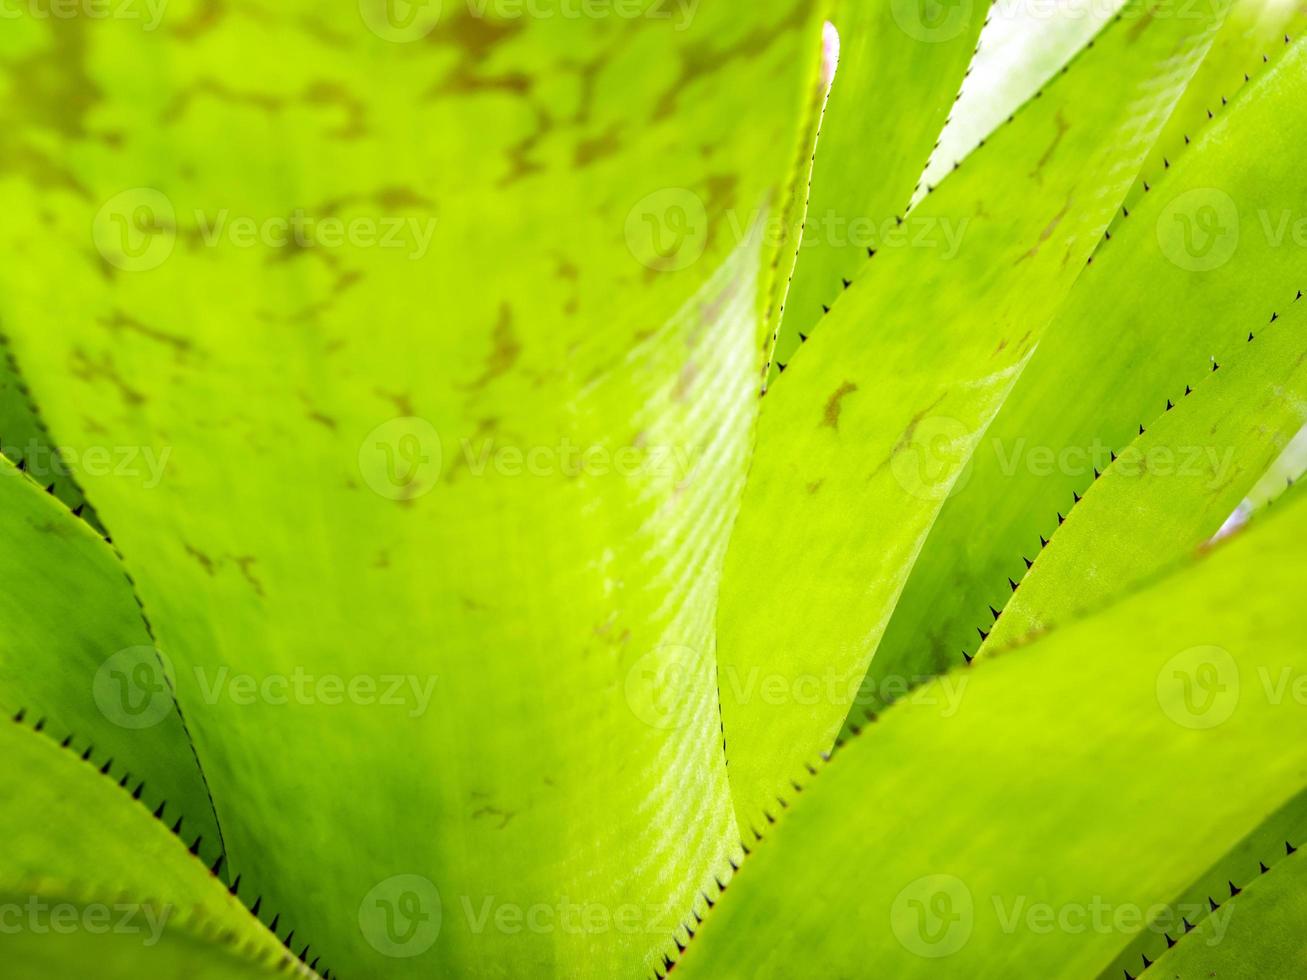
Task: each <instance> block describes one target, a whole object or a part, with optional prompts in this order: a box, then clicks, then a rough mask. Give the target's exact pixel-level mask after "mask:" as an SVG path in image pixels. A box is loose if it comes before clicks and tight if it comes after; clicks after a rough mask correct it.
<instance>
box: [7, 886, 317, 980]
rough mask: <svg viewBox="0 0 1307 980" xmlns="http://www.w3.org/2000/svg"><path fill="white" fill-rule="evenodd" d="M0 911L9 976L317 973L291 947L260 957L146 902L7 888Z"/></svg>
mask: <svg viewBox="0 0 1307 980" xmlns="http://www.w3.org/2000/svg"><path fill="white" fill-rule="evenodd" d="M0 910H3V911H4V912H5V915H6V925H7V926H8V928H6V929H5V940H4V943H5V976H6V977H9V978H10V980H50V978H51V977H95V978H96V980H139V978H140V977H150V978H152V980H259V978H265V980H266V978H272V977H286V976H313V974H310V973H309V972H308V971H307V970H306V969H305V968H304V967H302V966H300V964H299V963H298V962H297V961H295V960H294V957H292V956H291V954H290V953H288V952H286V951H285V950H283V951H282V953H281V955H280V956H276V955H274V954H270V953H265V954H264V955H263V956H262V957H261V958H259V959H253V958H251V957H249V956H248V955H247V954H246V953H244V952H242V951H241V950H240V949H238V948H232V947H231V946H230V945H229V942H230V941H229V940H225V939H224V937H222V936H214V937H204V936H202V935H195V934H192V933H191V932H189V931H186V930H184V929H180V928H177V927H176V926H175V925H172V922H173V921H174V920H173V918H172V916H171V914H170V913H169V912H168V911H167V910H161V909H154V908H152V907H150V906H147V905H144V904H134V903H131V902H124V901H121V900H114V901H95V900H93V899H87V898H83V899H79V900H70V899H67V898H65V897H62V896H59V897H52V896H48V895H31V894H23V893H16V892H5V893H0ZM281 964H284V965H281ZM287 971H289V972H287Z"/></svg>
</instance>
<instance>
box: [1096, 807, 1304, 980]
mask: <svg viewBox="0 0 1307 980" xmlns="http://www.w3.org/2000/svg"><path fill="white" fill-rule="evenodd" d="M1305 839H1307V790H1304V791H1302V792H1299V793H1298V794H1297V795H1296V796H1294V797H1293V799H1291V800H1289V801H1288V802H1287V803H1285V804H1284V806H1282V807H1280V809H1278V810H1277V811H1275V813H1273V814H1271V815H1270V816H1269V817H1267V818H1266V820H1264V821H1262V823H1261V824H1260V825H1259V826H1258V827H1257V828H1256V829H1255V830H1253V831H1252V832H1251V833H1249V834H1248V836H1246V837H1245V838H1244V839H1243V840H1241V841H1240V842H1239V843H1238V844H1237V845H1236V846H1235V847H1233V848H1232V849H1231V850H1230V851H1228V852H1227V853H1225V854H1223V855H1222V856H1221V858H1220V859H1219V860H1217V861H1216V863H1215V864H1213V865H1212V866H1211V867H1209V868H1208V869H1207V870H1206V871H1204V872H1203V873H1202V874H1201V875H1200V876H1199V877H1198V878H1197V879H1196V880H1194V881H1192V882H1190V884H1189V886H1188V887H1187V888H1185V890H1184V892H1183V893H1182V894H1180V895H1177V896H1176V897H1174V898H1172V899H1171V901H1170V902H1168V903H1167V904H1166V905H1165V906H1162V907H1160V908H1159V909H1157V910H1154V911H1155V914H1153V915H1151V917H1150V919H1149V923H1148V925H1147V926H1146V927H1145V928H1143V929H1142V930H1140V931H1139V933H1138V934H1137V935H1136V936H1135V939H1134V941H1133V942H1132V943H1130V944H1129V945H1128V946H1127V947H1126V948H1125V949H1123V950H1122V951H1121V952H1120V953H1119V954H1118V955H1117V957H1116V959H1115V960H1114V961H1113V962H1112V964H1111V965H1109V966H1107V967H1106V968H1104V969H1103V970H1102V972H1101V973H1100V974H1099V976H1100V977H1101V978H1102V980H1115V978H1116V977H1118V976H1121V975H1122V974H1124V973H1130V974H1132V975H1134V974H1138V973H1139V972H1140V968H1141V967H1142V966H1143V963H1144V960H1145V958H1147V959H1148V960H1149V961H1150V962H1155V961H1157V960H1158V959H1160V958H1161V956H1162V955H1163V954H1164V953H1165V952H1166V951H1167V950H1168V949H1169V948H1170V947H1171V945H1172V943H1174V942H1176V941H1177V940H1179V939H1180V937H1181V936H1184V935H1187V934H1189V933H1190V932H1191V931H1192V929H1193V927H1194V926H1196V925H1199V924H1201V923H1204V922H1205V920H1207V919H1209V918H1210V919H1211V920H1212V921H1211V922H1210V923H1208V924H1207V929H1208V930H1209V931H1210V933H1211V934H1213V935H1215V934H1217V933H1220V934H1222V935H1224V933H1225V932H1226V931H1227V930H1228V928H1229V920H1230V917H1231V916H1232V915H1235V914H1236V911H1235V910H1236V909H1237V908H1238V906H1237V905H1232V904H1231V898H1232V896H1234V895H1237V894H1239V892H1240V891H1241V890H1242V889H1243V888H1246V887H1247V886H1248V883H1249V882H1250V881H1253V880H1254V879H1256V878H1257V877H1258V876H1259V875H1262V874H1265V873H1266V869H1269V868H1278V866H1279V863H1280V862H1281V861H1282V860H1283V859H1284V858H1285V857H1287V856H1288V855H1290V854H1293V853H1294V852H1295V851H1296V849H1297V845H1295V844H1294V843H1293V842H1294V841H1299V842H1301V841H1303V840H1305ZM1237 914H1239V915H1241V914H1242V913H1237Z"/></svg>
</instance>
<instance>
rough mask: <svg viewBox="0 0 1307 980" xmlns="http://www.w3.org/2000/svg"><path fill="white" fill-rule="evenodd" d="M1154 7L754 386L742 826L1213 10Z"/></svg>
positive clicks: (839, 672)
mask: <svg viewBox="0 0 1307 980" xmlns="http://www.w3.org/2000/svg"><path fill="white" fill-rule="evenodd" d="M1151 9H1152V7H1151V6H1150V5H1149V4H1146V3H1145V4H1133V5H1132V6H1131V7H1130V8H1129V16H1128V17H1126V18H1123V19H1121V20H1119V21H1118V22H1116V23H1115V24H1114V25H1113V27H1112V28H1111V29H1110V30H1109V31H1108V32H1107V33H1105V34H1104V36H1103V37H1102V39H1101V40H1100V42H1099V43H1098V44H1096V45H1095V47H1094V48H1093V49H1092V50H1091V51H1089V52H1087V53H1086V55H1085V57H1084V58H1082V59H1080V61H1079V62H1078V63H1077V70H1076V71H1074V72H1070V73H1068V74H1066V75H1062V76H1060V77H1059V78H1058V79H1057V80H1056V81H1055V82H1054V83H1053V84H1052V85H1050V86H1049V87H1048V89H1047V90H1046V91H1045V94H1044V97H1043V98H1041V99H1038V100H1036V101H1035V102H1033V103H1031V104H1030V106H1029V107H1028V109H1027V110H1026V111H1025V112H1023V113H1022V114H1021V115H1019V116H1018V117H1017V118H1016V120H1015V121H1014V123H1013V124H1012V125H1009V126H1005V127H1004V128H1003V129H1002V130H1001V131H1000V132H999V133H997V134H995V136H994V138H993V139H991V140H990V141H989V142H988V144H987V145H986V148H985V151H984V152H982V153H978V154H976V155H975V156H974V157H973V158H972V159H970V160H969V161H968V163H967V165H966V166H964V167H963V169H962V170H961V171H959V172H958V174H956V175H955V176H954V177H953V178H951V179H950V180H948V181H946V182H945V183H944V184H943V185H942V186H941V187H940V188H939V189H938V190H937V191H936V192H935V193H934V194H932V195H931V196H930V197H929V198H928V199H927V200H926V201H924V202H923V203H922V204H921V205H920V206H919V207H918V208H917V209H916V210H915V211H914V212H913V216H914V217H913V221H914V222H916V224H915V225H914V226H913V230H914V233H919V232H921V231H922V230H927V231H932V232H933V233H934V234H937V235H939V234H944V233H945V232H954V233H956V234H957V235H958V236H960V237H959V238H958V239H957V240H955V241H954V242H953V244H952V245H951V246H949V247H943V246H945V244H946V243H945V242H944V241H943V240H942V239H941V240H936V241H934V242H921V243H919V244H922V245H923V247H916V248H914V247H905V248H901V249H890V250H888V251H887V252H885V253H884V254H883V255H882V254H879V253H878V254H877V255H876V257H875V258H873V259H872V260H871V262H870V265H869V266H868V268H867V269H866V270H865V271H864V272H863V274H862V275H861V276H859V277H858V280H857V282H856V283H855V284H854V285H853V287H852V288H851V289H849V290H848V291H847V292H846V293H845V294H844V297H843V298H842V299H841V300H840V302H839V303H837V304H836V305H835V307H834V308H833V309H832V312H831V315H830V317H829V318H828V320H827V321H826V322H825V324H824V326H823V329H822V330H821V331H820V334H819V335H815V336H814V337H813V338H812V340H811V341H810V342H809V344H807V345H805V348H804V350H803V351H802V352H801V353H800V354H799V355H798V356H797V357H796V358H795V360H794V362H793V364H792V365H791V367H790V371H789V372H787V374H786V375H785V377H784V378H783V379H782V380H781V382H780V383H778V384H777V385H776V386H775V387H774V388H773V389H772V391H771V392H770V393H769V394H768V395H767V398H766V399H765V406H766V407H765V410H764V411H763V413H762V417H761V420H760V425H759V436H758V446H759V448H758V452H757V453H756V454H755V458H754V460H753V463H752V469H751V472H750V480H749V486H748V489H747V491H746V496H745V502H744V505H743V507H742V510H741V514H740V519H739V521H738V523H737V525H736V528H735V531H734V535H733V537H732V541H731V549H730V552H729V554H728V558H727V566H726V571H725V574H724V579H723V591H722V608H721V614H720V617H719V619H720V624H721V639H720V644H719V652H718V659H719V663H720V675H721V682H720V683H721V691H722V710H723V715H724V720H725V729H726V740H727V757H728V760H729V768H730V773H731V786H732V790H733V792H734V794H735V800H736V809H737V813H738V814H739V815H740V817H741V822H742V824H744V825H745V826H744V827H743V829H744V830H745V831H746V833H747V832H748V831H749V830H750V829H751V827H750V826H749V825H750V824H759V823H760V821H761V820H762V819H764V818H765V812H766V811H768V810H771V809H774V808H775V797H776V793H777V792H779V791H780V790H781V788H782V787H784V786H786V785H788V779H789V777H791V776H792V775H794V774H795V773H797V772H798V771H799V768H800V766H801V765H802V763H803V762H805V761H806V760H808V759H810V758H812V757H814V756H815V755H816V754H817V753H818V752H819V751H822V750H824V749H827V748H829V747H830V745H831V744H832V742H833V741H834V739H835V735H836V734H837V732H838V731H839V728H840V725H841V723H842V722H843V721H844V718H845V715H846V713H847V712H848V710H849V709H850V706H851V705H852V704H853V701H854V695H855V694H856V692H857V691H858V685H859V682H860V681H861V680H862V678H863V675H864V674H865V672H866V669H867V664H868V662H869V661H870V659H871V656H872V653H873V651H874V650H875V649H876V645H877V641H878V640H879V638H880V635H881V633H882V631H883V630H884V628H885V624H886V622H887V621H888V618H889V615H890V613H891V611H892V610H893V608H894V605H895V602H896V599H897V597H898V595H899V591H900V589H902V587H903V584H904V581H905V579H906V577H907V572H908V570H909V569H910V568H911V565H912V561H913V559H914V557H915V556H916V554H917V552H918V550H919V549H920V547H921V545H922V543H923V541H924V540H925V537H926V535H927V533H928V531H929V530H930V527H931V524H932V523H933V521H934V520H935V517H936V515H937V514H938V513H939V509H940V506H941V504H942V502H943V499H944V498H945V497H946V496H947V495H948V493H949V492H950V489H951V488H952V486H953V482H954V479H955V478H956V476H957V472H956V468H953V469H951V470H950V469H949V468H948V467H940V466H937V465H936V456H935V453H936V452H937V451H938V450H939V447H940V446H941V445H942V446H943V447H944V449H945V451H946V452H947V453H948V455H949V456H950V457H953V456H954V455H956V456H960V457H962V458H965V456H966V455H967V453H968V452H969V451H970V449H971V448H972V447H974V446H975V445H976V443H977V442H978V440H979V439H980V437H981V435H982V434H983V433H984V431H985V428H986V426H987V425H988V424H989V422H990V420H991V419H992V418H993V416H994V413H995V412H996V411H997V410H998V408H999V406H1000V405H1001V404H1002V403H1003V399H1004V398H1005V397H1006V395H1007V393H1008V391H1009V389H1010V388H1011V386H1012V384H1013V382H1014V381H1015V380H1016V378H1017V377H1018V375H1019V374H1020V373H1021V370H1022V367H1023V366H1024V365H1025V363H1026V361H1027V360H1028V359H1029V358H1030V356H1031V351H1032V350H1033V349H1034V346H1035V344H1036V343H1037V341H1038V339H1039V337H1040V335H1041V333H1042V331H1043V329H1044V327H1045V325H1046V324H1047V323H1048V321H1049V319H1050V317H1051V316H1052V314H1053V312H1054V311H1055V310H1056V309H1057V307H1058V305H1059V304H1060V302H1061V301H1062V300H1063V298H1064V296H1065V293H1066V291H1067V289H1068V288H1069V287H1070V286H1071V284H1072V282H1073V281H1074V280H1075V278H1076V276H1077V275H1078V274H1079V273H1080V271H1081V270H1082V269H1083V268H1084V265H1085V262H1086V260H1087V258H1088V257H1089V255H1090V252H1091V251H1092V249H1093V248H1094V246H1095V244H1096V243H1097V241H1098V239H1099V237H1100V236H1101V234H1102V231H1103V229H1104V227H1105V226H1106V224H1107V222H1108V220H1109V217H1110V215H1111V213H1112V211H1113V210H1114V209H1115V208H1116V206H1117V203H1118V202H1119V201H1120V198H1121V196H1122V195H1123V194H1124V193H1125V190H1126V188H1127V186H1128V184H1129V182H1130V181H1131V179H1133V176H1134V174H1135V168H1136V167H1137V165H1138V163H1139V161H1140V160H1141V159H1142V157H1143V154H1144V153H1145V152H1146V151H1147V149H1148V147H1149V146H1150V145H1151V140H1152V137H1153V135H1154V134H1155V133H1156V131H1157V129H1158V127H1159V126H1160V125H1161V124H1162V122H1163V121H1164V120H1165V118H1166V116H1167V113H1168V112H1169V111H1170V108H1171V103H1172V100H1173V99H1174V98H1175V96H1176V95H1177V94H1178V93H1179V91H1180V90H1181V89H1182V88H1183V86H1184V83H1185V80H1186V79H1187V78H1188V77H1189V74H1190V72H1192V70H1193V69H1194V67H1195V65H1196V64H1197V62H1198V61H1199V60H1200V58H1201V56H1202V52H1203V50H1204V48H1205V46H1206V44H1207V42H1208V40H1210V37H1211V32H1212V31H1213V30H1214V29H1215V28H1216V27H1217V26H1218V25H1219V22H1220V11H1219V10H1218V11H1216V12H1214V13H1211V14H1209V15H1207V16H1206V17H1205V18H1204V19H1202V20H1201V22H1198V23H1195V22H1193V21H1190V20H1184V21H1180V20H1177V19H1174V18H1161V17H1156V18H1152V17H1149V16H1147V14H1148V12H1149V11H1150V10H1151ZM1105 74H1107V75H1111V77H1112V78H1113V79H1114V84H1113V85H1112V86H1111V88H1110V90H1104V88H1103V86H1102V83H1101V79H1102V77H1103V76H1104V75H1105ZM1000 188H1002V189H1001V190H1000ZM909 244H910V242H909ZM930 244H934V245H936V246H939V247H924V246H927V245H930ZM955 251H956V254H954V252H955ZM791 372H792V373H791Z"/></svg>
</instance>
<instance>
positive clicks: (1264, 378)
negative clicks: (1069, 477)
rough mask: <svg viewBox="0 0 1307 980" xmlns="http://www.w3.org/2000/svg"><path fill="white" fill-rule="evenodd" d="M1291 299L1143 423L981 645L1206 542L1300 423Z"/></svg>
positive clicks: (1303, 414) (1072, 609)
mask: <svg viewBox="0 0 1307 980" xmlns="http://www.w3.org/2000/svg"><path fill="white" fill-rule="evenodd" d="M1305 320H1307V310H1304V304H1303V303H1302V302H1297V303H1295V304H1294V305H1293V306H1292V307H1291V308H1289V309H1288V310H1286V311H1285V315H1284V316H1281V317H1279V318H1278V320H1277V322H1276V323H1273V324H1271V325H1270V326H1268V327H1266V328H1265V329H1263V330H1260V331H1258V333H1257V334H1256V335H1255V336H1254V339H1252V340H1249V341H1246V342H1245V348H1246V349H1245V350H1241V351H1238V352H1236V353H1235V355H1234V356H1232V357H1230V358H1228V359H1227V361H1226V363H1224V364H1222V365H1221V366H1220V368H1219V369H1218V370H1215V371H1213V372H1211V374H1210V375H1209V376H1208V377H1207V378H1205V379H1203V380H1202V381H1201V382H1199V383H1198V384H1197V385H1196V386H1193V387H1192V388H1191V389H1190V393H1189V394H1187V395H1184V396H1182V397H1181V398H1180V399H1179V401H1178V402H1177V403H1176V404H1175V406H1174V408H1172V409H1170V410H1163V411H1162V412H1161V413H1160V417H1159V418H1157V419H1156V420H1152V421H1150V422H1149V424H1148V427H1147V429H1146V431H1145V433H1144V434H1143V435H1141V436H1139V437H1138V438H1137V439H1135V441H1134V442H1132V443H1131V444H1130V445H1129V446H1127V447H1126V448H1125V449H1124V450H1122V452H1121V454H1120V455H1119V456H1118V457H1117V458H1116V459H1115V460H1114V461H1113V462H1112V463H1111V464H1110V465H1109V466H1108V467H1107V469H1106V470H1105V471H1104V472H1103V474H1102V476H1101V477H1100V478H1099V479H1098V480H1096V481H1095V482H1094V484H1093V485H1092V486H1091V487H1090V488H1089V489H1088V490H1087V491H1086V492H1085V495H1084V498H1083V499H1082V500H1080V501H1078V502H1076V503H1075V505H1074V506H1073V507H1071V509H1070V511H1069V512H1068V513H1067V516H1066V520H1065V523H1063V524H1062V525H1061V526H1060V527H1059V528H1058V529H1057V531H1056V532H1055V533H1054V534H1053V536H1052V538H1051V539H1050V540H1049V543H1048V547H1047V548H1045V549H1044V550H1043V551H1041V552H1040V554H1039V557H1038V558H1037V559H1036V560H1035V563H1034V566H1033V567H1032V568H1031V569H1030V572H1029V574H1028V575H1027V576H1026V577H1025V578H1024V579H1022V581H1021V583H1020V587H1019V588H1017V589H1016V591H1015V593H1014V594H1013V596H1012V599H1011V601H1010V602H1009V603H1008V604H1007V605H1006V606H1004V607H1003V610H1002V615H1001V616H1000V617H999V619H998V621H997V622H996V623H994V627H993V631H992V632H991V633H990V635H989V639H988V640H987V641H986V642H985V645H984V646H982V647H981V649H980V652H981V653H984V652H986V651H988V650H991V649H997V648H999V647H1002V646H1004V645H1007V644H1011V643H1013V642H1015V641H1017V640H1019V639H1020V638H1021V637H1023V636H1025V635H1026V634H1028V633H1032V632H1035V631H1038V630H1044V629H1048V628H1050V627H1052V626H1054V625H1055V624H1058V623H1063V622H1066V621H1068V620H1070V619H1071V618H1073V617H1074V616H1075V615H1076V614H1077V613H1079V612H1081V611H1083V610H1086V609H1094V608H1097V607H1099V606H1100V605H1102V604H1103V603H1104V602H1106V601H1109V600H1110V599H1111V598H1112V597H1114V596H1115V595H1118V594H1120V593H1122V592H1124V591H1126V590H1127V589H1129V588H1130V587H1131V586H1132V585H1135V584H1136V583H1137V582H1139V581H1141V580H1143V579H1146V578H1148V577H1150V576H1152V575H1154V574H1156V573H1157V572H1158V571H1160V570H1162V569H1164V568H1166V567H1167V566H1168V565H1171V564H1174V563H1175V562H1176V561H1178V560H1181V559H1182V558H1184V557H1185V556H1186V555H1188V554H1189V553H1191V552H1192V551H1193V550H1194V549H1196V548H1198V547H1199V546H1200V545H1202V544H1203V543H1204V542H1205V541H1207V540H1209V539H1210V538H1211V537H1212V536H1213V535H1214V534H1216V532H1217V531H1219V530H1220V529H1221V526H1222V525H1223V524H1224V523H1225V521H1226V519H1227V518H1228V517H1229V515H1230V514H1231V513H1233V512H1234V510H1235V508H1236V507H1238V505H1239V503H1240V501H1242V500H1243V499H1244V497H1245V495H1246V494H1247V493H1249V492H1250V491H1251V490H1252V489H1253V488H1254V487H1255V486H1256V484H1257V482H1258V480H1259V478H1260V477H1261V475H1262V474H1263V473H1265V472H1266V470H1267V469H1268V468H1269V467H1270V466H1271V465H1272V464H1273V463H1274V462H1275V460H1276V459H1277V458H1278V457H1279V456H1280V454H1281V453H1282V452H1283V450H1284V448H1285V446H1286V445H1288V443H1289V441H1290V440H1291V439H1292V438H1293V437H1294V435H1295V434H1296V433H1297V432H1298V431H1299V430H1300V429H1301V428H1302V427H1303V425H1304V424H1305V423H1307V322H1304V321H1305Z"/></svg>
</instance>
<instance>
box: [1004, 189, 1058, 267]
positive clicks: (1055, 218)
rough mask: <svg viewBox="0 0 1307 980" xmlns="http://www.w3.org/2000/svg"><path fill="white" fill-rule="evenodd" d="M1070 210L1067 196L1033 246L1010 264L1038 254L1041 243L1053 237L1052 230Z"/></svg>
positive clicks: (1019, 262) (1016, 263)
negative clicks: (1064, 202) (1059, 209)
mask: <svg viewBox="0 0 1307 980" xmlns="http://www.w3.org/2000/svg"><path fill="white" fill-rule="evenodd" d="M1070 210H1071V198H1069V197H1068V198H1067V199H1066V204H1064V205H1062V210H1061V211H1059V212H1058V213H1057V214H1055V215H1053V220H1052V221H1050V222H1049V223H1048V225H1047V226H1046V227H1045V228H1044V230H1043V231H1041V232H1040V233H1039V242H1038V243H1037V244H1036V245H1035V246H1034V247H1033V248H1031V249H1030V251H1029V252H1023V253H1021V257H1020V258H1018V259H1017V260H1016V261H1015V262H1013V263H1012V264H1013V265H1020V264H1021V263H1022V262H1024V261H1025V260H1026V259H1033V258H1034V257H1035V256H1036V255H1038V254H1039V249H1040V248H1041V247H1042V246H1043V244H1044V243H1045V242H1046V241H1048V240H1049V239H1050V238H1052V237H1053V232H1055V231H1057V226H1058V225H1060V224H1061V223H1062V219H1063V218H1065V217H1066V216H1067V212H1068V211H1070Z"/></svg>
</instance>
